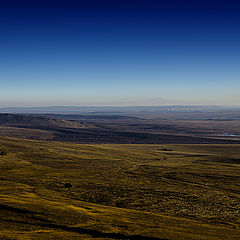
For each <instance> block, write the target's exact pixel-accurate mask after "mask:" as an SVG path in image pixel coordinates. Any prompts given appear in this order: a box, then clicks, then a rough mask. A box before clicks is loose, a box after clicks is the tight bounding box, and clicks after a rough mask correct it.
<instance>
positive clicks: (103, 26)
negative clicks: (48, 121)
mask: <svg viewBox="0 0 240 240" xmlns="http://www.w3.org/2000/svg"><path fill="white" fill-rule="evenodd" d="M239 13H240V2H239V1H231V0H226V1H221V0H218V1H211V0H208V1H205V0H192V1H181V0H179V1H171V0H166V1H161V0H158V1H157V0H156V1H152V0H145V1H142V0H135V1H134V0H112V1H110V0H109V1H101V0H85V1H80V0H79V1H72V0H65V1H61V0H58V1H52V0H48V1H44V0H31V1H25V0H18V1H13V0H5V1H4V0H2V1H0V83H1V87H0V106H33V105H34V106H45V105H158V104H159V105H169V104H234V105H236V104H238V105H240V14H239Z"/></svg>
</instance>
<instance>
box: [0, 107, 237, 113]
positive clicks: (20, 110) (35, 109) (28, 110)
mask: <svg viewBox="0 0 240 240" xmlns="http://www.w3.org/2000/svg"><path fill="white" fill-rule="evenodd" d="M232 109H234V110H239V111H240V107H237V106H190V105H186V106H184V105H183V106H180V105H177V106H129V107H94V106H49V107H7V108H0V113H29V114H31V113H32V114H34V113H41V114H44V113H62V114H82V113H84V114H85V113H88V114H91V113H93V114H98V113H100V114H102V113H107V114H116V113H118V114H119V113H120V114H121V113H145V112H146V113H147V112H150V113H152V112H158V113H159V112H194V111H200V112H201V111H214V112H215V111H217V112H218V111H223V110H224V111H226V110H229V111H231V110H232Z"/></svg>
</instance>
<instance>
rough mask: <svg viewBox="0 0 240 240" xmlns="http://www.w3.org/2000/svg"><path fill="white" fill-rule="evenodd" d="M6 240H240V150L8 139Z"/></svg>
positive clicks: (1, 230)
mask: <svg viewBox="0 0 240 240" xmlns="http://www.w3.org/2000/svg"><path fill="white" fill-rule="evenodd" d="M0 151H2V152H3V153H4V154H2V155H1V156H0V181H1V185H0V223H1V224H0V239H1V238H2V239H94V238H96V237H97V238H98V239H147V237H149V238H150V237H152V238H153V237H155V238H159V239H239V238H240V229H239V227H240V145H111V144H109V145H106V144H95V145H83V144H70V143H60V142H45V141H30V140H19V139H14V138H7V137H1V138H0Z"/></svg>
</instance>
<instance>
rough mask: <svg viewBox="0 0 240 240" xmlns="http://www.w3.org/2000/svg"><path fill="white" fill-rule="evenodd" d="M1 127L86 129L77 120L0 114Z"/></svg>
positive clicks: (84, 125)
mask: <svg viewBox="0 0 240 240" xmlns="http://www.w3.org/2000/svg"><path fill="white" fill-rule="evenodd" d="M0 126H5V127H25V128H40V127H44V128H49V127H61V128H86V127H88V126H87V125H86V124H84V123H82V122H80V121H75V120H64V119H55V118H51V117H48V116H34V115H18V114H0Z"/></svg>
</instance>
